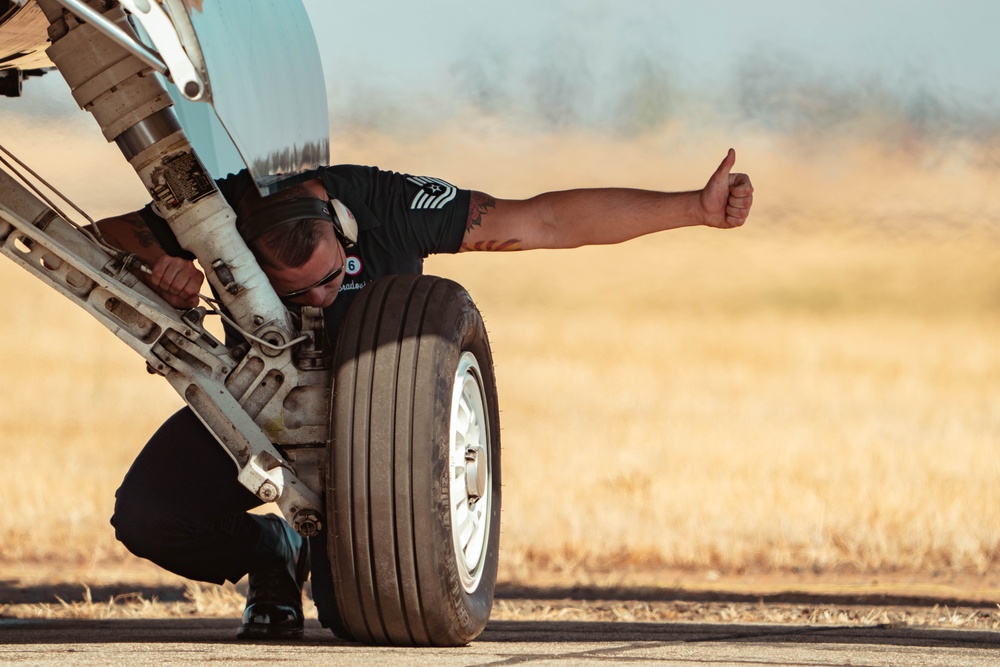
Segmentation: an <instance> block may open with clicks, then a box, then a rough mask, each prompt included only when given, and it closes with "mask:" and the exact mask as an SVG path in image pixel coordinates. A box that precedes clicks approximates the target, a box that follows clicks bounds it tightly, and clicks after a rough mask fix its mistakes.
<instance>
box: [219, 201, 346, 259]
mask: <svg viewBox="0 0 1000 667" xmlns="http://www.w3.org/2000/svg"><path fill="white" fill-rule="evenodd" d="M298 220H326V221H328V222H330V223H332V224H333V230H334V232H336V234H337V238H339V239H340V242H341V243H343V244H344V247H345V248H349V247H351V246H353V245H354V244H355V243H357V242H358V222H357V220H355V219H354V215H353V214H352V213H351V211H350V210H349V209H348V208H347V207H346V206H344V204H343V202H341V201H340V200H339V199H330V200H329V201H323V200H321V199H316V198H314V197H307V198H303V199H286V200H284V201H276V202H273V203H271V204H266V205H264V206H262V207H261V208H259V209H257V210H256V211H254V212H253V213H252V214H251V215H250V216H248V217H247V218H246V219H245V220H243V221H240V222H237V224H236V229H237V231H239V233H240V235H241V236H242V237H243V240H244V241H246V242H247V244H248V245H249V244H252V243H253V242H254V241H256V240H257V239H259V238H260V237H261V236H263V235H264V234H265V233H266V232H268V231H269V230H271V229H274V228H275V227H280V226H281V225H284V224H288V223H291V222H296V221H298Z"/></svg>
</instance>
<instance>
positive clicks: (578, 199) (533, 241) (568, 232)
mask: <svg viewBox="0 0 1000 667" xmlns="http://www.w3.org/2000/svg"><path fill="white" fill-rule="evenodd" d="M735 164H736V152H735V151H734V150H732V149H730V150H729V153H728V154H727V155H726V157H725V159H723V161H722V163H721V164H720V165H719V167H718V169H716V170H715V173H713V174H712V176H711V178H709V180H708V183H707V184H706V185H705V187H704V188H703V189H701V190H695V191H691V192H654V191H649V190H634V189H628V188H597V189H590V190H567V191H563V192H548V193H545V194H541V195H538V196H536V197H532V198H531V199H525V200H503V199H501V200H498V199H493V198H492V197H490V196H489V195H486V194H483V193H481V192H473V193H472V202H471V204H470V207H469V221H468V224H467V226H466V233H465V238H464V239H463V242H462V250H530V249H534V248H575V247H578V246H583V245H600V244H608V243H621V242H622V241H628V240H629V239H633V238H635V237H637V236H642V235H644V234H651V233H653V232H659V231H663V230H666V229H676V228H678V227H690V226H695V225H705V226H708V227H718V228H731V227H739V226H740V225H742V224H743V223H744V222H745V221H746V219H747V216H748V215H749V214H750V206H751V204H752V203H753V185H752V184H751V183H750V178H749V177H748V176H747V175H746V174H734V173H732V168H733V166H734V165H735Z"/></svg>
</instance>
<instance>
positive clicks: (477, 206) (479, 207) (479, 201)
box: [465, 190, 497, 234]
mask: <svg viewBox="0 0 1000 667" xmlns="http://www.w3.org/2000/svg"><path fill="white" fill-rule="evenodd" d="M496 207H497V200H496V199H494V198H493V197H491V196H489V195H488V194H486V193H485V192H476V191H475V190H473V191H472V197H471V198H470V199H469V220H468V222H466V223H465V233H466V234H468V233H470V232H472V230H474V229H475V228H476V227H481V226H482V224H483V216H485V215H486V214H487V213H489V209H491V208H496Z"/></svg>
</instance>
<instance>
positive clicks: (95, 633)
mask: <svg viewBox="0 0 1000 667" xmlns="http://www.w3.org/2000/svg"><path fill="white" fill-rule="evenodd" d="M234 630H235V624H234V622H233V621H232V620H218V619H207V620H196V619H191V620H189V619H183V620H175V619H165V620H111V621H75V620H20V619H0V665H60V666H66V665H70V666H77V665H102V666H103V665H115V664H121V665H130V666H132V665H136V666H138V665H156V666H157V667H168V666H172V665H206V664H211V663H225V664H234V665H246V664H265V665H282V664H289V665H291V664H294V665H296V666H301V667H308V666H311V665H359V664H364V665H373V666H377V665H393V666H396V665H401V666H406V665H435V667H449V666H451V665H617V664H636V665H642V664H663V665H712V666H713V667H719V666H722V665H739V666H740V667H746V666H747V665H852V666H858V665H892V666H896V665H932V666H933V665H941V666H942V667H955V666H957V665H983V666H984V667H985V666H987V665H989V666H990V667H993V666H995V665H997V664H1000V632H982V631H970V630H943V629H919V628H891V627H867V628H843V627H816V626H796V625H781V626H778V625H740V624H696V623H601V622H561V621H523V622H522V621H496V622H492V623H490V625H489V626H488V628H487V629H486V632H484V633H483V635H482V636H481V637H480V639H479V640H478V641H476V642H475V643H473V644H472V645H471V646H468V647H464V648H453V649H402V648H371V647H364V646H358V645H355V644H347V643H344V642H340V641H338V640H337V639H336V638H334V637H333V636H332V635H331V634H330V633H329V632H327V631H326V630H323V629H322V628H320V627H319V626H318V625H316V624H315V623H313V624H310V625H309V626H308V627H307V631H306V638H305V639H304V640H303V641H301V642H295V643H286V644H281V645H276V644H251V643H245V642H237V641H236V640H235V639H234V638H233V634H234Z"/></svg>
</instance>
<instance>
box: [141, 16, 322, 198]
mask: <svg viewBox="0 0 1000 667" xmlns="http://www.w3.org/2000/svg"><path fill="white" fill-rule="evenodd" d="M161 2H162V5H163V9H164V10H166V13H167V14H168V15H170V17H171V19H172V21H173V24H174V26H175V28H176V35H177V37H179V38H180V40H181V43H182V45H183V46H184V51H185V52H186V54H187V55H188V56H189V57H190V60H191V61H192V62H193V64H194V66H195V69H196V70H197V71H198V73H199V74H200V75H201V76H203V77H204V78H205V79H206V80H205V82H204V83H205V88H204V94H200V95H198V96H197V98H196V99H198V100H199V101H208V102H210V104H211V107H212V109H214V112H215V113H214V116H215V117H212V115H213V114H211V113H210V112H209V111H208V109H207V107H206V106H205V105H203V104H201V103H200V102H191V101H189V100H188V99H185V97H184V96H183V95H181V94H180V91H179V90H178V89H177V88H174V87H171V88H172V90H171V95H172V97H174V99H175V102H176V106H175V108H176V110H177V112H178V115H179V116H180V119H181V123H182V125H183V126H184V129H185V131H186V133H187V134H188V136H189V138H190V139H191V140H192V143H194V145H195V148H196V149H197V150H198V152H199V155H200V156H201V157H202V159H203V161H204V162H205V163H206V166H207V167H208V169H209V171H210V172H211V174H212V176H214V177H215V178H222V177H225V176H226V175H228V174H230V173H236V172H237V171H239V170H241V169H243V168H246V169H248V170H249V172H250V174H251V175H252V176H253V179H254V181H255V182H256V184H257V187H258V188H259V189H260V191H261V193H262V194H264V195H267V194H271V193H272V192H276V191H277V190H279V189H281V187H282V184H283V183H285V182H287V181H289V180H294V177H295V176H296V175H298V174H302V173H304V172H306V171H309V170H311V169H315V168H317V167H320V166H325V165H328V164H329V162H330V124H329V116H328V112H327V101H326V83H325V79H324V77H323V67H322V63H321V61H320V56H319V49H318V47H317V45H316V37H315V34H314V33H313V28H312V25H311V23H310V21H309V16H308V14H307V13H306V10H305V8H304V7H303V6H302V4H301V2H295V1H292V2H289V1H287V0H282V1H281V2H276V1H275V0H240V2H232V1H231V0H161ZM123 4H125V5H126V6H127V5H128V4H132V3H123ZM136 4H141V3H136ZM133 15H134V16H135V18H137V19H139V22H140V23H141V24H142V27H143V28H144V29H145V32H146V33H147V34H148V36H149V38H150V39H151V40H152V41H153V43H154V48H157V49H158V50H159V51H160V52H161V53H163V54H164V56H166V53H164V48H162V46H161V44H157V42H158V41H159V40H157V36H156V34H155V32H154V31H155V29H156V28H155V26H147V25H146V23H147V20H148V18H147V16H145V15H144V14H143V13H141V12H138V13H134V14H133ZM192 40H194V43H192ZM167 64H168V66H169V64H170V63H169V62H168V63H167ZM220 135H222V136H220ZM234 148H235V150H234ZM213 162H214V163H215V164H213Z"/></svg>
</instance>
